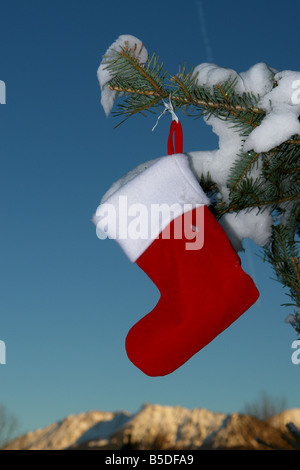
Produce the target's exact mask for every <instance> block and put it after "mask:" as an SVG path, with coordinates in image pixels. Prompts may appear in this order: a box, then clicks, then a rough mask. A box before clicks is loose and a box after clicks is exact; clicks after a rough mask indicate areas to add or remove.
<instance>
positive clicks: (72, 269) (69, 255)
mask: <svg viewBox="0 0 300 470" xmlns="http://www.w3.org/2000/svg"><path fill="white" fill-rule="evenodd" d="M202 6H203V11H204V15H205V23H204V24H205V31H204V32H203V29H202V28H201V27H202V25H203V21H201V17H200V16H199V11H198V8H197V3H196V2H194V1H193V0H187V1H185V2H182V1H178V0H172V1H171V0H164V1H163V2H162V1H158V0H151V1H144V2H142V3H141V2H139V1H137V0H134V1H130V0H128V2H123V1H119V0H116V1H114V2H103V1H99V0H98V1H95V0H86V1H82V0H81V1H79V0H72V1H64V2H61V1H58V0H51V1H49V0H42V1H39V2H38V1H36V0H29V1H27V2H22V1H20V0H12V1H10V2H2V4H1V11H0V15H1V30H0V45H1V46H0V47H1V49H0V50H1V62H0V64H1V67H0V79H1V80H4V81H5V83H6V87H7V104H6V105H3V106H1V107H0V120H1V140H0V149H1V152H0V182H1V184H0V191H1V199H0V201H1V211H0V214H1V230H0V260H1V263H0V339H1V340H3V341H5V343H6V347H7V364H6V365H0V403H2V404H3V405H5V406H6V407H7V408H8V410H9V411H10V412H12V413H14V414H15V415H16V416H17V417H18V418H19V421H20V429H19V431H20V432H23V431H26V430H33V429H36V428H38V427H42V426H45V425H47V424H49V423H51V422H53V421H56V420H60V419H62V418H63V417H65V416H67V415H68V414H71V413H79V412H83V411H88V410H93V409H99V410H112V411H115V410H121V409H126V410H128V411H131V412H135V411H137V410H138V409H139V408H140V406H141V405H142V404H143V403H144V402H149V403H159V404H165V405H181V406H185V407H188V408H195V407H205V408H208V409H210V410H212V411H222V412H233V411H240V410H241V409H242V408H243V406H244V404H245V403H246V402H252V401H254V400H256V398H257V396H258V395H259V393H260V392H261V391H262V390H263V391H265V392H267V393H268V394H269V395H271V396H273V397H285V399H286V401H287V406H288V407H291V408H292V407H298V406H299V379H300V365H299V366H296V365H294V364H292V362H291V354H292V349H291V343H292V341H293V340H294V339H296V334H295V332H294V330H293V329H292V327H290V326H288V325H286V324H285V323H284V319H285V317H286V316H287V314H288V313H291V311H290V310H288V309H287V308H285V307H281V306H280V304H282V303H284V302H286V301H288V298H287V297H286V295H285V293H284V290H283V289H282V287H281V285H280V284H278V283H277V282H275V281H273V280H271V279H270V278H271V277H272V275H273V273H272V271H271V270H270V269H269V267H268V266H267V265H265V264H264V263H263V262H262V261H261V259H260V258H259V257H258V256H257V254H256V253H258V252H259V250H257V248H256V247H255V246H253V244H252V243H251V242H249V241H247V242H246V245H245V246H246V247H247V250H246V253H245V254H243V255H242V261H243V266H244V268H245V270H246V271H247V272H249V274H251V275H252V276H253V277H254V279H255V282H256V284H257V286H258V288H259V290H260V294H261V296H260V300H259V301H258V302H257V304H256V305H255V306H254V307H252V308H251V309H250V310H249V311H248V312H247V313H246V314H245V315H243V316H242V317H241V318H240V319H239V320H238V321H237V322H235V323H234V325H232V326H231V327H230V328H229V329H228V330H227V331H226V332H224V333H223V334H222V335H220V336H219V337H218V338H216V339H215V340H214V341H213V342H212V343H211V344H210V345H209V346H207V347H206V348H205V349H204V350H203V351H202V352H200V353H199V354H197V355H196V356H194V357H193V358H192V359H191V360H190V361H189V362H188V363H186V364H185V365H184V366H182V367H181V368H180V369H179V370H177V371H176V372H174V373H173V374H171V375H170V376H167V377H163V378H150V377H147V376H145V375H143V374H142V373H141V372H140V371H139V370H138V369H136V368H135V367H134V366H133V365H132V364H131V363H130V362H129V360H128V359H127V356H126V354H125V350H124V340H125V337H126V334H127V332H128V330H129V329H130V327H131V326H132V325H133V324H134V323H135V322H136V321H137V320H138V319H139V318H140V317H141V316H143V315H144V314H146V313H148V311H150V310H151V308H152V307H153V306H154V305H155V303H156V301H157V300H158V291H157V289H156V287H155V286H154V285H153V284H152V282H151V281H150V280H149V279H148V277H147V276H146V274H145V273H144V272H143V271H141V270H140V269H139V268H138V267H137V266H136V265H133V264H131V263H130V262H129V260H128V259H127V258H126V257H125V255H124V254H123V252H121V250H120V248H119V247H118V246H117V244H116V243H115V242H114V241H111V240H105V241H103V240H102V241H100V240H99V239H98V238H97V237H96V231H95V227H94V226H93V225H92V223H91V222H90V219H91V217H92V215H93V212H94V211H95V209H96V207H97V205H98V203H99V200H100V198H101V196H102V195H103V194H104V192H105V191H106V190H107V189H108V188H109V186H110V185H111V184H112V183H113V182H114V181H115V180H117V179H118V178H119V177H121V176H123V175H124V174H125V173H126V172H127V171H129V170H131V169H133V168H134V167H135V166H137V165H138V164H140V163H142V162H145V161H147V160H150V159H152V158H156V157H159V156H162V155H165V153H166V140H167V133H168V129H169V124H170V121H169V117H167V116H165V117H164V118H162V119H161V120H160V124H159V126H158V127H157V128H156V130H155V132H152V131H151V129H152V127H153V125H154V124H155V121H156V117H155V116H151V115H150V117H148V118H146V119H145V118H143V117H138V116H137V117H135V118H132V119H131V120H129V121H127V123H125V124H123V125H122V126H120V127H119V128H117V129H115V128H114V127H115V125H116V124H117V123H118V120H117V118H114V117H112V116H111V117H109V118H106V117H105V114H104V112H103V109H102V108H101V105H100V89H99V85H98V82H97V77H96V72H97V68H98V66H99V64H100V61H101V57H102V55H103V54H104V53H105V51H106V49H107V47H108V46H109V45H110V44H111V43H112V42H113V41H114V40H115V39H116V38H117V37H118V36H119V35H120V34H132V35H135V36H137V37H138V38H140V39H141V40H142V41H143V42H144V43H145V46H146V48H147V49H148V51H149V53H152V52H153V51H156V52H157V53H159V54H160V56H161V58H162V59H163V60H164V62H165V65H166V68H167V69H168V70H169V72H171V73H176V72H177V71H178V65H179V64H183V63H184V61H186V62H187V66H192V65H195V66H196V65H198V64H199V63H201V62H207V61H210V60H212V61H213V62H214V63H216V64H218V65H220V66H224V67H230V68H233V69H235V70H237V71H238V72H242V71H245V70H247V69H248V68H249V67H251V66H252V65H254V64H255V63H257V62H265V63H267V64H268V65H270V66H272V67H274V68H276V69H278V70H286V69H291V70H299V66H300V64H299V54H298V49H299V47H298V44H299V15H300V5H299V4H297V2H294V1H292V0H286V1H285V2H284V4H282V2H280V3H279V2H274V1H272V2H271V1H269V0H267V1H264V2H261V1H258V0H253V1H252V2H251V3H247V2H242V3H241V2H240V1H238V0H228V1H227V2H223V1H221V0H219V1H214V2H209V1H205V0H203V1H202ZM279 6H280V8H279ZM180 118H181V121H182V124H183V129H184V150H185V151H191V150H205V149H214V148H216V147H217V140H216V137H215V136H214V135H213V134H212V132H211V129H210V128H209V127H207V126H206V125H205V124H203V123H202V121H201V120H193V119H189V118H185V117H184V116H183V115H180ZM202 295H203V294H202ZM199 296H201V293H199Z"/></svg>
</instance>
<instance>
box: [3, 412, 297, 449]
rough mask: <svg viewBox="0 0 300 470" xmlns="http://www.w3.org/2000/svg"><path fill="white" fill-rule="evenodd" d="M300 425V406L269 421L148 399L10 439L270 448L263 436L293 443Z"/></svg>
mask: <svg viewBox="0 0 300 470" xmlns="http://www.w3.org/2000/svg"><path fill="white" fill-rule="evenodd" d="M289 422H293V423H294V424H295V425H296V426H297V427H300V408H297V409H292V410H287V411H284V412H282V413H280V414H278V415H275V416H274V417H273V418H271V419H270V420H269V421H268V423H266V422H262V421H260V420H258V419H256V418H253V417H251V416H249V415H242V414H238V413H231V414H224V413H215V412H212V411H208V410H206V409H204V408H198V409H193V410H190V409H187V408H182V407H179V406H174V407H172V406H161V405H149V404H145V405H144V406H143V407H142V408H141V409H140V410H139V411H138V412H137V413H135V414H131V413H128V412H126V411H120V412H102V411H89V412H87V413H81V414H78V415H70V416H68V417H66V418H65V419H63V420H62V421H59V422H56V423H53V424H50V425H49V426H46V427H45V428H43V429H38V430H36V431H34V432H29V433H27V434H24V435H23V436H20V437H18V438H17V439H15V440H13V441H12V442H10V443H9V444H8V445H7V447H6V448H7V449H11V450H25V449H28V450H63V449H91V450H92V449H99V450H106V449H113V450H120V449H132V448H134V449H150V450H155V449H158V450H160V449H224V448H226V449H266V447H265V446H263V445H261V444H259V443H258V442H257V441H256V439H255V438H256V437H259V438H260V439H261V440H263V441H265V442H268V443H272V444H275V445H277V446H280V447H283V448H291V447H289V446H288V444H287V442H286V441H285V440H283V439H282V437H281V436H282V432H285V433H287V429H286V424H287V423H289Z"/></svg>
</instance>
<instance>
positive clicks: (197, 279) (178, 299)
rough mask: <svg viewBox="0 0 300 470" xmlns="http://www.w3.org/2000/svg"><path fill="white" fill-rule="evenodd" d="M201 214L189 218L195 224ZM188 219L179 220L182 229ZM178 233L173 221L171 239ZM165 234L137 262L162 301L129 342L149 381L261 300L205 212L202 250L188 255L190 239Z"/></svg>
mask: <svg viewBox="0 0 300 470" xmlns="http://www.w3.org/2000/svg"><path fill="white" fill-rule="evenodd" d="M198 210H201V208H197V209H194V210H193V211H192V214H190V216H191V215H192V216H193V223H194V222H195V221H196V211H198ZM202 210H203V209H202ZM186 216H187V215H186V214H184V215H182V216H180V218H181V223H182V224H184V218H185V217H186ZM177 222H178V221H177ZM173 227H174V221H173V222H172V223H171V224H170V227H169V228H170V229H171V234H172V228H173ZM167 229H168V228H167ZM167 229H165V230H167ZM163 233H164V232H163ZM163 233H162V234H161V235H160V237H159V238H157V239H156V240H154V242H153V243H152V244H151V245H150V247H149V248H148V249H147V250H146V251H145V252H144V253H143V254H142V255H141V256H140V258H139V259H138V260H137V264H138V266H139V267H140V268H141V269H142V270H143V271H145V273H146V274H147V275H148V276H149V278H150V279H151V280H152V281H153V282H154V284H155V285H156V286H157V287H158V289H159V291H160V293H161V297H160V299H159V301H158V303H157V305H156V307H155V308H154V309H153V310H152V311H151V312H150V313H148V314H147V315H146V316H144V317H143V318H142V319H141V320H139V321H138V322H137V323H136V324H135V325H134V326H133V327H132V328H131V330H130V331H129V333H128V335H127V338H126V351H127V355H128V357H129V359H130V360H131V361H132V362H133V364H134V365H135V366H137V367H138V368H139V369H141V370H142V371H143V372H144V373H145V374H147V375H149V376H163V375H167V374H170V373H171V372H173V371H174V370H176V369H177V368H178V367H180V366H181V365H182V364H184V363H185V362H186V361H187V360H188V359H190V358H191V357H192V356H193V355H194V354H195V353H197V352H198V351H199V350H200V349H202V348H203V347H204V346H206V345H207V344H208V343H210V342H211V341H212V340H213V339H214V338H215V337H216V336H217V335H219V334H220V333H221V332H222V331H223V330H225V329H226V328H227V327H229V325H231V324H232V323H233V322H234V321H235V320H236V319H237V318H238V317H240V315H242V314H243V313H244V312H245V311H246V310H247V309H249V308H250V307H251V305H253V304H254V302H256V300H257V299H258V297H259V292H258V290H257V289H256V287H255V285H254V283H253V281H252V279H251V278H250V276H248V275H247V274H246V273H245V272H244V271H243V269H242V267H241V264H240V259H239V256H238V255H237V253H236V251H235V250H234V249H233V247H232V246H231V244H230V242H229V240H228V238H227V236H226V234H225V232H224V230H223V228H222V227H221V226H220V224H219V223H218V222H217V220H216V219H215V217H214V216H213V215H212V214H211V212H210V211H209V209H208V208H207V207H206V206H205V207H204V245H203V248H202V249H200V250H187V249H186V245H185V244H186V242H187V241H188V242H190V241H191V240H190V239H189V238H186V237H182V238H181V239H176V238H174V237H172V236H171V237H170V239H167V238H165V239H164V238H163ZM185 235H187V236H188V234H187V232H185Z"/></svg>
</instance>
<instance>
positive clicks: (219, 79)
mask: <svg viewBox="0 0 300 470" xmlns="http://www.w3.org/2000/svg"><path fill="white" fill-rule="evenodd" d="M194 73H196V74H197V77H196V79H195V81H196V83H197V85H198V86H202V87H205V88H208V89H209V90H211V91H212V89H213V87H214V86H215V85H217V84H222V83H225V82H227V81H235V88H234V90H235V92H236V93H237V94H243V93H253V94H255V95H260V96H263V95H265V94H266V93H268V92H269V91H271V89H272V87H273V78H274V74H275V73H276V70H275V69H273V68H271V67H269V66H268V65H266V64H264V63H263V62H260V63H258V64H255V65H254V66H253V67H251V68H250V69H249V70H248V71H246V72H242V73H240V74H238V73H237V72H236V71H235V70H232V69H230V68H226V67H219V66H217V65H216V64H209V63H203V64H200V65H197V66H196V67H195V69H194Z"/></svg>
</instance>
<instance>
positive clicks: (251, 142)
mask: <svg viewBox="0 0 300 470" xmlns="http://www.w3.org/2000/svg"><path fill="white" fill-rule="evenodd" d="M274 79H275V81H276V83H277V86H276V87H275V88H273V89H272V90H271V91H269V92H268V93H266V94H265V95H264V96H263V97H262V98H261V100H260V101H259V103H258V107H260V108H262V109H264V110H265V111H266V113H267V114H266V116H265V118H264V119H263V121H262V123H261V125H260V126H258V127H256V128H255V129H254V130H253V131H252V132H251V134H250V135H249V137H248V138H247V139H246V142H245V144H244V150H245V151H248V150H252V149H253V150H254V151H255V152H267V151H269V150H271V149H272V148H274V147H276V146H277V145H279V144H281V143H282V142H285V141H286V140H288V139H290V138H291V137H292V136H293V135H297V134H300V122H299V119H298V117H299V115H300V97H299V89H300V72H292V71H289V70H286V71H283V72H278V73H277V74H275V76H274Z"/></svg>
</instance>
